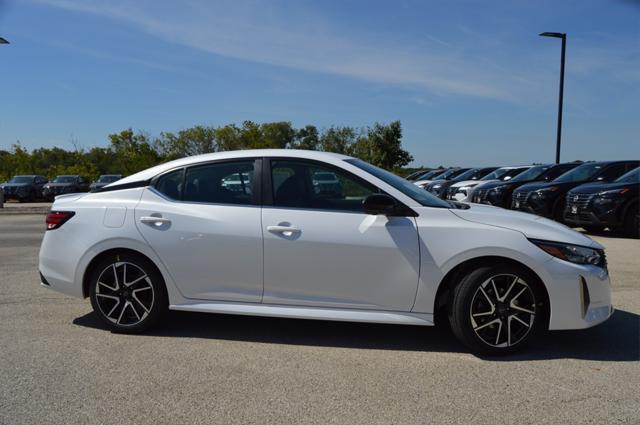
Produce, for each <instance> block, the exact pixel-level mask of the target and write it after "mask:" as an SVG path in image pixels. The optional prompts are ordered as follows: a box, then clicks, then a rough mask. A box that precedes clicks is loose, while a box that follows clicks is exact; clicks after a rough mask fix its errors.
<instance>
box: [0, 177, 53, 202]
mask: <svg viewBox="0 0 640 425" xmlns="http://www.w3.org/2000/svg"><path fill="white" fill-rule="evenodd" d="M46 182H47V178H46V177H43V176H13V177H12V178H11V180H9V181H8V182H6V183H2V184H0V189H2V190H3V191H4V199H6V200H9V199H17V200H18V201H20V202H23V201H35V200H36V199H38V198H40V196H41V194H42V186H43V185H44V184H45V183H46Z"/></svg>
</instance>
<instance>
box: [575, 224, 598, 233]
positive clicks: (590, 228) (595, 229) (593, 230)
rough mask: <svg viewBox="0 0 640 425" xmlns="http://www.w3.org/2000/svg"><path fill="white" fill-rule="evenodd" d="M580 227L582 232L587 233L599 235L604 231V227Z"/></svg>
mask: <svg viewBox="0 0 640 425" xmlns="http://www.w3.org/2000/svg"><path fill="white" fill-rule="evenodd" d="M580 227H582V228H583V229H584V230H586V231H587V232H588V233H600V232H602V231H604V227H603V226H588V225H585V226H580Z"/></svg>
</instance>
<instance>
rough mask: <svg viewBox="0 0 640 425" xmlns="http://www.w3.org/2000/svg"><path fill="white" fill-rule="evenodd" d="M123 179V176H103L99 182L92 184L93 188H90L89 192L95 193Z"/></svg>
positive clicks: (99, 178)
mask: <svg viewBox="0 0 640 425" xmlns="http://www.w3.org/2000/svg"><path fill="white" fill-rule="evenodd" d="M121 178H122V174H103V175H101V176H100V177H98V180H96V181H94V182H93V183H91V186H89V190H91V191H94V190H98V189H102V188H103V187H105V186H106V185H108V184H111V183H113V182H117V181H118V180H120V179H121Z"/></svg>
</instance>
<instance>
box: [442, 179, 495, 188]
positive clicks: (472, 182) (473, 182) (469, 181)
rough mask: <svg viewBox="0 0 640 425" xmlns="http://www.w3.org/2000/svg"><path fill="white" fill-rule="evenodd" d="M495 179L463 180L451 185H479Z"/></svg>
mask: <svg viewBox="0 0 640 425" xmlns="http://www.w3.org/2000/svg"><path fill="white" fill-rule="evenodd" d="M492 181H493V180H463V181H461V182H457V183H454V184H452V185H451V187H465V186H467V187H474V186H477V185H479V184H480V183H489V182H492Z"/></svg>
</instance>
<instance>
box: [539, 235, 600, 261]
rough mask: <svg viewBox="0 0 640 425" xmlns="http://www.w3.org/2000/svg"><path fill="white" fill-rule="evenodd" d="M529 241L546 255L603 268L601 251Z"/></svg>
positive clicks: (577, 246)
mask: <svg viewBox="0 0 640 425" xmlns="http://www.w3.org/2000/svg"><path fill="white" fill-rule="evenodd" d="M529 241H531V242H532V243H533V244H535V245H537V246H538V248H540V249H542V250H543V251H544V252H546V253H547V254H550V255H553V256H554V257H556V258H559V259H561V260H564V261H568V262H570V263H575V264H591V265H594V266H600V267H605V261H604V251H603V250H601V249H594V248H589V247H586V246H580V245H571V244H566V243H562V242H550V241H541V240H539V239H529Z"/></svg>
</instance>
